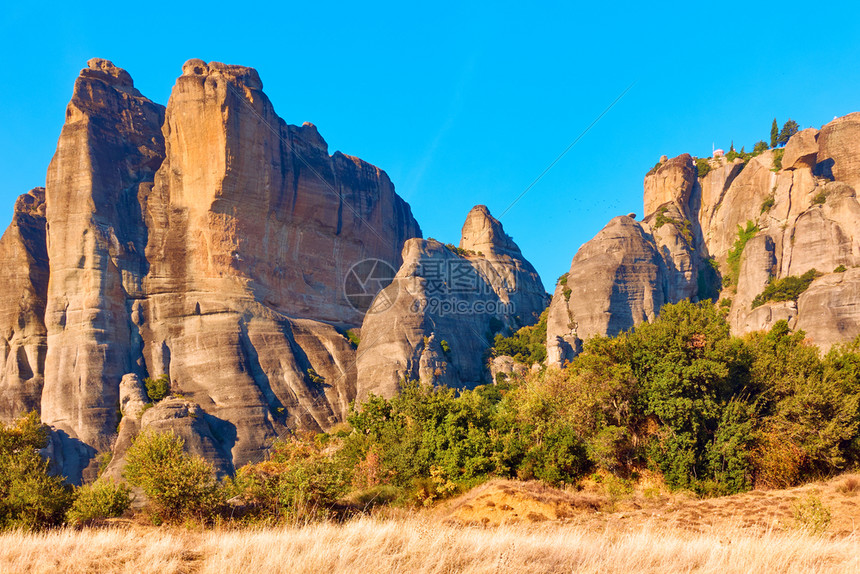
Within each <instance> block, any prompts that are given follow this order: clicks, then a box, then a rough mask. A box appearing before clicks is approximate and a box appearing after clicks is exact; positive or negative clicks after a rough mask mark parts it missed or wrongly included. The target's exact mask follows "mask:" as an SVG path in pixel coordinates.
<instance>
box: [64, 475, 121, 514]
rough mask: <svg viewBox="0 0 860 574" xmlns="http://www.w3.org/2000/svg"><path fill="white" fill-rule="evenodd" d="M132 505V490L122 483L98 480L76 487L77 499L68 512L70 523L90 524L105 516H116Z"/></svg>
mask: <svg viewBox="0 0 860 574" xmlns="http://www.w3.org/2000/svg"><path fill="white" fill-rule="evenodd" d="M130 505H131V490H130V489H129V487H128V486H127V485H125V484H122V483H119V484H117V483H114V482H113V481H108V480H101V479H99V480H96V481H95V482H93V483H92V484H85V485H84V486H81V487H80V488H77V489H75V501H74V503H72V507H71V508H70V509H69V511H68V513H67V514H66V520H67V521H68V522H69V523H70V524H76V525H77V524H88V523H91V522H93V521H95V520H100V519H104V518H116V517H119V516H122V515H123V513H124V512H125V511H126V510H127V509H128V507H129V506H130Z"/></svg>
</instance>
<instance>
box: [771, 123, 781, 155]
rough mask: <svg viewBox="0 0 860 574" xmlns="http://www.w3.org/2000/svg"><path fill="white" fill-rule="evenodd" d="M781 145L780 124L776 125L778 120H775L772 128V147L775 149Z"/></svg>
mask: <svg viewBox="0 0 860 574" xmlns="http://www.w3.org/2000/svg"><path fill="white" fill-rule="evenodd" d="M778 144H779V124H778V123H776V118H773V124H771V126H770V147H771V148H775V147H776V146H777V145H778Z"/></svg>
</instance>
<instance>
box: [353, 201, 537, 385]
mask: <svg viewBox="0 0 860 574" xmlns="http://www.w3.org/2000/svg"><path fill="white" fill-rule="evenodd" d="M546 304H547V297H546V292H545V291H544V289H543V285H542V284H541V282H540V279H539V277H538V275H537V273H536V272H535V270H534V268H533V267H532V266H531V264H530V263H529V262H528V261H526V260H525V258H523V256H522V253H521V252H520V249H519V247H517V245H516V244H515V243H514V242H513V240H512V239H511V238H510V237H509V236H508V235H507V234H506V233H505V232H504V230H503V229H502V225H501V223H499V221H498V220H497V219H495V218H494V217H493V216H492V215H490V212H489V211H488V210H487V208H486V207H485V206H483V205H479V206H477V207H475V208H473V209H472V210H471V211H470V212H469V215H468V217H467V218H466V222H465V223H464V225H463V231H462V238H461V240H460V247H459V248H453V246H445V245H443V244H441V243H439V242H438V241H435V240H432V239H431V240H421V239H411V240H409V241H407V242H406V246H405V247H404V248H403V265H402V266H401V267H400V270H399V271H398V272H397V275H396V276H395V279H394V281H393V282H392V283H391V285H389V286H388V287H387V288H386V289H385V290H384V291H382V292H381V293H380V294H379V295H378V296H377V298H376V299H375V301H374V304H373V306H372V307H371V309H370V311H369V312H368V314H367V315H366V317H365V319H364V323H363V325H362V328H361V343H360V344H359V346H358V358H357V368H358V381H359V386H358V392H357V394H358V400H359V402H361V401H362V400H364V399H365V398H367V396H368V395H369V394H370V393H373V394H376V395H382V396H385V397H390V396H392V395H394V394H396V393H397V392H398V389H399V385H400V383H401V382H402V381H408V380H417V381H421V382H422V383H426V384H441V383H444V384H447V385H449V386H453V387H458V388H460V387H464V386H466V387H473V386H475V385H477V384H481V383H486V382H489V376H488V372H489V371H488V369H487V367H486V365H485V364H484V363H485V359H486V353H487V350H488V349H489V347H490V346H492V344H493V336H494V334H495V333H497V332H501V331H511V330H515V329H517V328H519V327H521V326H523V325H527V324H532V323H534V322H535V321H536V320H537V319H538V316H539V315H540V313H541V311H543V309H544V308H545V307H546Z"/></svg>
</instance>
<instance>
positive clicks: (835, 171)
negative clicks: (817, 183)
mask: <svg viewBox="0 0 860 574" xmlns="http://www.w3.org/2000/svg"><path fill="white" fill-rule="evenodd" d="M794 137H797V136H794ZM792 139H793V138H792ZM858 142H860V112H854V113H853V114H848V115H847V116H843V117H841V118H837V119H835V120H833V121H832V122H830V123H829V124H827V125H826V126H824V127H823V128H821V133H820V134H818V157H817V159H818V165H817V166H816V172H817V173H816V174H817V175H820V176H822V177H824V178H825V179H834V180H836V181H842V182H844V183H847V184H848V185H850V186H851V187H853V188H854V189H855V190H856V189H857V188H860V143H858Z"/></svg>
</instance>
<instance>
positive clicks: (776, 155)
mask: <svg viewBox="0 0 860 574" xmlns="http://www.w3.org/2000/svg"><path fill="white" fill-rule="evenodd" d="M783 155H785V150H784V149H777V150H773V167H772V168H771V170H770V171H774V172H776V171H779V170H781V169H782V156H783Z"/></svg>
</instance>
